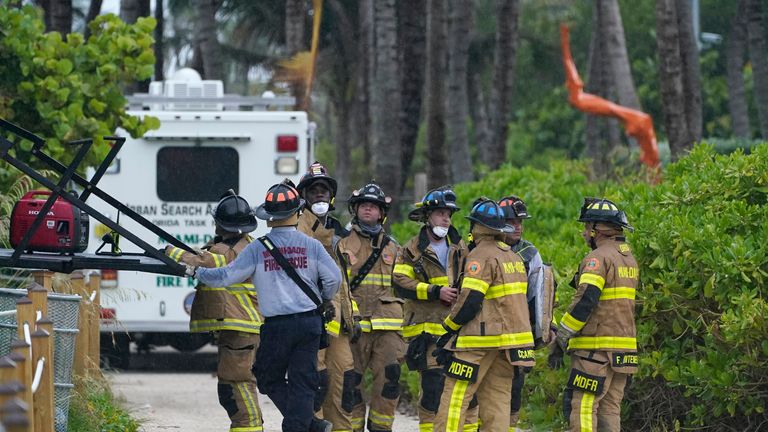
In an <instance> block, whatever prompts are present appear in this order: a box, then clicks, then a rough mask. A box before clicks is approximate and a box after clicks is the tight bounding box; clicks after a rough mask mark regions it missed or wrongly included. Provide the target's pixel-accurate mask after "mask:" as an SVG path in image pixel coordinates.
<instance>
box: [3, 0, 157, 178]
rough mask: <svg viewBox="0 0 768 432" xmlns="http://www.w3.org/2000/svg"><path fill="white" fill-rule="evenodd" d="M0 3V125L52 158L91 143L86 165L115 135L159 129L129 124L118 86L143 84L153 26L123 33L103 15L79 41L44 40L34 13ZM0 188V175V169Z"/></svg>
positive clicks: (72, 37)
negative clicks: (32, 139) (17, 129)
mask: <svg viewBox="0 0 768 432" xmlns="http://www.w3.org/2000/svg"><path fill="white" fill-rule="evenodd" d="M5 3H6V1H4V0H0V4H2V5H3V6H2V7H0V32H1V33H2V37H0V117H2V118H4V119H6V120H8V121H11V122H13V123H16V124H18V125H20V126H21V127H23V128H25V129H27V130H29V131H31V132H33V133H35V134H37V135H39V136H42V137H44V138H45V139H46V140H47V146H46V151H47V152H48V153H49V154H51V155H52V156H53V157H55V158H57V159H58V158H62V156H64V155H67V154H71V153H73V152H72V150H71V148H67V147H65V146H64V145H63V143H65V142H68V141H71V140H75V139H81V138H95V139H96V144H97V145H96V151H92V152H91V154H90V155H89V158H88V159H86V164H94V163H95V162H97V161H100V160H101V158H102V157H103V156H104V154H106V151H107V150H108V148H107V145H106V144H105V143H104V142H103V140H102V139H101V137H102V136H105V135H113V134H114V133H115V130H116V129H117V128H118V127H122V128H123V129H125V130H126V131H128V133H130V134H131V135H132V136H134V137H136V136H141V135H143V134H144V133H145V132H146V131H147V130H149V129H156V128H158V127H159V120H158V119H156V118H145V119H144V120H140V119H138V118H137V117H133V116H129V115H127V114H126V112H125V106H126V99H125V97H124V96H123V92H122V85H123V84H124V83H129V82H132V81H136V80H142V79H146V78H149V77H150V76H151V75H152V71H153V67H154V61H155V58H154V53H153V50H152V44H153V39H152V36H151V34H152V30H153V29H154V27H155V20H154V18H140V19H139V20H138V21H137V23H136V24H134V25H128V24H125V23H124V22H123V21H121V20H120V19H119V18H118V17H117V16H115V15H112V14H109V15H102V16H99V17H98V18H96V19H95V20H94V21H93V22H92V23H91V24H90V28H91V30H92V35H91V37H90V39H88V40H87V41H85V40H84V38H83V36H82V35H81V34H79V33H71V34H69V35H67V37H66V40H62V36H61V35H60V34H59V33H58V32H50V33H45V28H44V25H43V22H42V20H41V11H40V10H39V9H37V8H35V7H33V6H31V5H26V6H23V7H21V8H19V9H17V8H11V7H7V6H4V5H5ZM0 171H2V172H0V177H1V178H0V180H2V181H0V184H7V182H8V174H7V170H5V169H4V168H0Z"/></svg>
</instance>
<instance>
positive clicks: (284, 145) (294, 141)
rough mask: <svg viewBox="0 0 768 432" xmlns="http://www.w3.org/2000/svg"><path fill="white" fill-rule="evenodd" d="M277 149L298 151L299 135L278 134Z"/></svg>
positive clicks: (279, 150)
mask: <svg viewBox="0 0 768 432" xmlns="http://www.w3.org/2000/svg"><path fill="white" fill-rule="evenodd" d="M277 151H278V152H279V153H289V152H294V153H295V152H297V151H299V137H298V136H296V135H278V136H277Z"/></svg>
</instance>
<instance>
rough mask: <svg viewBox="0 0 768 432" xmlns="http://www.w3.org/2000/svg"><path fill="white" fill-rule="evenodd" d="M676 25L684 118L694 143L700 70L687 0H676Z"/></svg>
mask: <svg viewBox="0 0 768 432" xmlns="http://www.w3.org/2000/svg"><path fill="white" fill-rule="evenodd" d="M677 25H678V28H679V37H680V42H679V43H680V56H681V58H682V60H683V92H684V93H683V94H684V96H685V98H684V100H685V120H686V122H687V123H688V133H690V134H691V140H692V141H693V142H694V143H695V142H698V141H701V133H702V123H703V121H702V112H701V72H700V67H699V47H698V44H697V42H696V38H697V36H698V35H695V34H694V33H693V17H692V16H691V8H690V4H689V1H688V0H677Z"/></svg>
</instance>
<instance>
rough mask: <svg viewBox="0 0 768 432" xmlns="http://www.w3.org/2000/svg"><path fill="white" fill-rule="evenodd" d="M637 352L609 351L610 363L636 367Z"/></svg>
mask: <svg viewBox="0 0 768 432" xmlns="http://www.w3.org/2000/svg"><path fill="white" fill-rule="evenodd" d="M638 363H639V362H638V358H637V353H617V352H615V353H611V365H612V366H613V367H637V365H638Z"/></svg>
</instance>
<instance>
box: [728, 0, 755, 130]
mask: <svg viewBox="0 0 768 432" xmlns="http://www.w3.org/2000/svg"><path fill="white" fill-rule="evenodd" d="M746 6H747V2H746V0H739V4H738V7H737V9H736V15H735V16H734V17H733V20H732V21H731V30H730V32H729V33H728V39H727V40H726V49H725V52H726V55H727V56H728V59H727V63H726V71H727V80H728V81H727V82H728V109H729V110H730V112H731V125H732V127H733V134H734V135H735V136H737V137H739V138H751V137H752V129H751V127H750V125H749V111H748V108H747V97H746V93H745V90H744V54H745V51H746V47H747V11H746Z"/></svg>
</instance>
